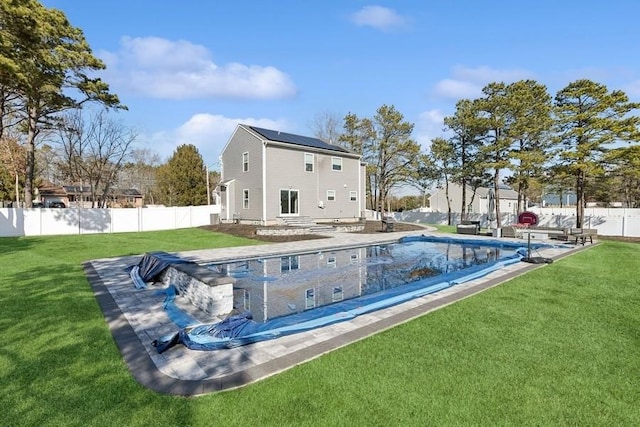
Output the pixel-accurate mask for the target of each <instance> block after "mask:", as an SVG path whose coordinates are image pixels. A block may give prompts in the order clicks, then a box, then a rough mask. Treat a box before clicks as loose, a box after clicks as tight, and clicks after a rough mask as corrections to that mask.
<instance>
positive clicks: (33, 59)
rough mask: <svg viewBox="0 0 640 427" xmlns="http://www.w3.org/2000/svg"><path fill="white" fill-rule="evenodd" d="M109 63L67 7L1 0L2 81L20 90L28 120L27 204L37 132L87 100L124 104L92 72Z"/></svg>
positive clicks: (19, 102) (19, 101)
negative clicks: (72, 20) (71, 18)
mask: <svg viewBox="0 0 640 427" xmlns="http://www.w3.org/2000/svg"><path fill="white" fill-rule="evenodd" d="M104 68H105V65H104V63H103V62H102V61H100V60H99V59H98V58H96V57H95V56H93V54H92V52H91V49H90V47H89V45H88V43H87V41H86V40H85V38H84V35H83V33H82V31H81V30H80V29H78V28H76V27H73V26H72V25H71V24H70V23H69V21H68V20H67V17H66V16H65V15H64V13H63V12H61V11H59V10H57V9H48V8H46V7H44V6H43V5H42V4H40V3H39V2H38V1H36V0H3V1H1V2H0V69H1V70H2V71H1V72H0V86H2V87H3V91H4V92H5V93H11V94H14V95H16V96H17V99H16V100H14V103H15V104H14V105H15V107H16V108H15V110H16V111H18V112H19V114H21V115H22V117H23V118H24V119H25V120H26V123H27V138H26V149H27V162H26V179H25V186H24V191H25V197H24V199H25V204H26V206H27V207H30V206H31V203H32V197H33V180H34V174H35V147H36V138H37V136H38V134H39V133H40V131H41V130H42V129H43V127H46V126H51V125H52V120H53V119H54V118H55V116H56V115H57V114H58V113H60V112H61V111H65V110H67V109H70V108H78V107H80V106H81V105H82V104H84V103H86V102H87V101H97V102H100V103H102V104H104V105H105V106H108V107H119V108H124V107H123V106H122V105H121V104H120V101H119V100H118V97H117V96H115V95H113V94H110V93H109V87H108V85H107V84H106V83H104V82H102V81H101V80H100V79H99V78H91V77H89V75H88V74H89V73H92V72H95V71H98V70H102V69H104Z"/></svg>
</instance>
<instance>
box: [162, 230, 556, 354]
mask: <svg viewBox="0 0 640 427" xmlns="http://www.w3.org/2000/svg"><path fill="white" fill-rule="evenodd" d="M534 246H535V247H536V248H537V247H540V246H544V245H541V244H536V245H534ZM526 252H527V249H526V248H524V247H523V245H522V244H521V243H519V242H511V241H500V240H491V239H482V240H479V239H458V238H447V237H433V236H424V235H422V236H413V237H407V238H404V239H401V240H400V241H397V242H394V243H390V244H384V245H371V246H363V247H353V248H344V249H335V250H324V251H318V252H313V253H299V254H286V255H280V256H274V257H266V258H253V259H244V260H238V261H231V262H216V263H210V264H207V267H208V268H209V269H211V270H212V271H214V272H215V273H217V274H220V275H223V276H228V277H231V278H233V279H234V281H235V283H234V285H233V305H234V309H235V312H234V313H233V314H232V315H230V316H229V317H227V318H226V319H224V320H223V321H222V322H218V323H212V324H207V325H193V324H177V325H178V326H180V328H181V329H180V330H179V331H178V332H177V333H175V334H172V335H170V336H165V337H162V338H160V339H158V340H156V341H155V342H154V345H155V346H156V348H157V350H158V351H159V352H163V351H166V350H167V349H168V348H170V347H172V346H173V345H175V344H178V343H181V344H183V345H185V346H187V347H188V348H191V349H196V350H215V349H222V348H231V347H235V346H239V345H244V344H248V343H251V342H256V341H261V340H266V339H272V338H276V337H278V336H282V335H287V334H292V333H296V332H301V331H305V330H309V329H314V328H318V327H321V326H325V325H329V324H332V323H336V322H340V321H345V320H348V319H352V318H354V317H356V316H358V315H361V314H363V313H368V312H371V311H375V310H379V309H381V308H385V307H389V306H392V305H396V304H399V303H401V302H404V301H407V300H409V299H412V298H416V297H419V296H423V295H427V294H430V293H434V292H437V291H440V290H442V289H446V288H448V287H451V286H455V285H456V284H459V283H464V282H466V281H469V280H472V279H474V278H477V277H481V276H484V275H486V274H488V273H489V272H490V271H493V270H495V269H497V268H501V267H503V266H505V265H508V264H511V263H514V262H519V261H520V260H521V258H522V257H523V256H525V255H526ZM174 298H175V293H172V292H168V293H167V301H166V302H165V308H166V309H167V310H172V311H173V312H174V314H175V311H176V310H177V308H176V306H175V305H174V304H172V302H173V299H174ZM177 323H178V322H177ZM183 323H188V322H183Z"/></svg>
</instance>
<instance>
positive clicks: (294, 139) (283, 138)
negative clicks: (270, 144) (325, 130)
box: [249, 126, 353, 154]
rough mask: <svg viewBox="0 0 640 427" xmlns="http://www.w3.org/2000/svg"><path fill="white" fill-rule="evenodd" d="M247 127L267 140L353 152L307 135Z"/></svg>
mask: <svg viewBox="0 0 640 427" xmlns="http://www.w3.org/2000/svg"><path fill="white" fill-rule="evenodd" d="M249 128H250V129H251V130H253V131H254V132H257V133H258V134H260V135H262V136H263V137H264V138H265V139H268V140H269V141H276V142H284V143H287V144H294V145H302V146H304V147H313V148H319V149H323V150H331V151H338V152H341V153H349V154H353V153H352V152H351V151H349V150H347V149H346V148H344V147H340V146H339V145H333V144H329V143H327V142H324V141H323V140H321V139H318V138H312V137H309V136H302V135H294V134H292V133H286V132H280V131H277V130H270V129H263V128H259V127H255V126H249Z"/></svg>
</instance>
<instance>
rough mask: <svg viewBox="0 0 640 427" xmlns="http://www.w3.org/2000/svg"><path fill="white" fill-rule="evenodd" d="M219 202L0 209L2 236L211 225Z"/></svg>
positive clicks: (127, 230)
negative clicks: (177, 205)
mask: <svg viewBox="0 0 640 427" xmlns="http://www.w3.org/2000/svg"><path fill="white" fill-rule="evenodd" d="M219 215H220V205H205V206H185V207H150V208H112V209H85V208H44V209H41V208H36V209H23V208H0V237H9V236H45V235H58V234H96V233H125V232H139V231H153V230H174V229H178V228H191V227H199V226H202V225H210V224H212V223H214V222H215V221H216V218H217V217H219Z"/></svg>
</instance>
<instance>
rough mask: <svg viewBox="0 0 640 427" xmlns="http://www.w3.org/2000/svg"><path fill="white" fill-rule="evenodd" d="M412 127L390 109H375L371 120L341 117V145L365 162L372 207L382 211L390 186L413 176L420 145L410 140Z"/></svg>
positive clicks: (350, 115)
mask: <svg viewBox="0 0 640 427" xmlns="http://www.w3.org/2000/svg"><path fill="white" fill-rule="evenodd" d="M412 132H413V124H412V123H409V122H406V121H404V116H403V115H402V114H401V113H400V112H398V111H397V110H396V109H395V107H394V106H388V105H383V106H382V107H380V108H378V110H377V112H376V115H375V116H374V117H373V119H366V118H365V119H359V118H358V117H357V116H355V115H354V114H349V115H347V116H346V117H345V133H344V134H343V135H341V137H340V139H341V140H342V142H343V143H344V144H345V145H347V146H348V147H350V148H351V149H353V150H354V151H356V152H361V153H362V156H363V159H364V161H365V162H366V163H367V177H368V179H367V181H368V183H367V187H368V189H369V191H370V194H372V197H373V198H374V199H373V200H372V202H373V208H374V209H376V208H378V207H379V208H381V209H382V210H384V207H385V205H386V201H387V197H388V196H389V194H390V191H391V189H392V188H393V187H394V186H397V185H401V184H406V183H409V182H410V181H411V179H412V178H413V177H415V175H416V173H417V169H418V166H419V162H418V161H417V159H418V156H419V154H420V145H419V144H418V143H417V142H416V141H414V140H413V139H412V138H411V133H412Z"/></svg>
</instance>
